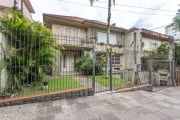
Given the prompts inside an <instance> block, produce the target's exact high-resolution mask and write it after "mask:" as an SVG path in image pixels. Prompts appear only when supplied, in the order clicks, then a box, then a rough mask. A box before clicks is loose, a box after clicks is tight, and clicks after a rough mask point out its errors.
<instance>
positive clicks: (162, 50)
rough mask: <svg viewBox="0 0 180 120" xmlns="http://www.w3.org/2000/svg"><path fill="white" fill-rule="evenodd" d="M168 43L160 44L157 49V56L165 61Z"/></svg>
mask: <svg viewBox="0 0 180 120" xmlns="http://www.w3.org/2000/svg"><path fill="white" fill-rule="evenodd" d="M167 46H168V43H167V42H162V43H161V45H160V46H159V47H158V48H157V50H156V51H157V55H158V57H160V58H162V59H166V58H167V57H168V49H167Z"/></svg>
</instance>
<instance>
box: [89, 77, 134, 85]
mask: <svg viewBox="0 0 180 120" xmlns="http://www.w3.org/2000/svg"><path fill="white" fill-rule="evenodd" d="M91 78H92V77H91V76H90V79H91ZM96 82H97V83H99V84H101V85H103V86H106V87H109V85H110V80H109V76H106V75H96ZM112 85H113V86H122V85H131V83H130V82H129V81H127V80H124V79H121V78H118V77H112Z"/></svg>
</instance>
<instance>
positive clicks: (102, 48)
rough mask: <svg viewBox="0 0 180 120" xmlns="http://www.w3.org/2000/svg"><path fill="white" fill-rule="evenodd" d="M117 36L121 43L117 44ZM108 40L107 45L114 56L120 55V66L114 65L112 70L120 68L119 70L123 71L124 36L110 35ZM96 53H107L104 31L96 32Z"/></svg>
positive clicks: (118, 34)
mask: <svg viewBox="0 0 180 120" xmlns="http://www.w3.org/2000/svg"><path fill="white" fill-rule="evenodd" d="M117 36H120V37H121V41H120V42H119V43H117V39H118V38H117ZM109 37H110V39H109V44H110V46H111V47H112V48H113V51H114V54H120V55H121V56H120V64H114V65H113V68H120V70H124V68H125V63H124V62H125V60H124V59H125V57H124V35H123V34H121V33H111V34H110V36H109ZM96 38H97V41H96V46H95V51H96V52H100V53H101V52H104V53H105V52H107V46H106V43H107V34H106V31H102V30H96Z"/></svg>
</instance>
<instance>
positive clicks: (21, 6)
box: [21, 0, 23, 15]
mask: <svg viewBox="0 0 180 120" xmlns="http://www.w3.org/2000/svg"><path fill="white" fill-rule="evenodd" d="M21 15H23V0H21Z"/></svg>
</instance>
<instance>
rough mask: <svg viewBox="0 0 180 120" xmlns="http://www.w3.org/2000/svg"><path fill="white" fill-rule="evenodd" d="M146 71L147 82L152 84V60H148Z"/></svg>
mask: <svg viewBox="0 0 180 120" xmlns="http://www.w3.org/2000/svg"><path fill="white" fill-rule="evenodd" d="M148 71H149V84H153V81H152V60H148Z"/></svg>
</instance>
